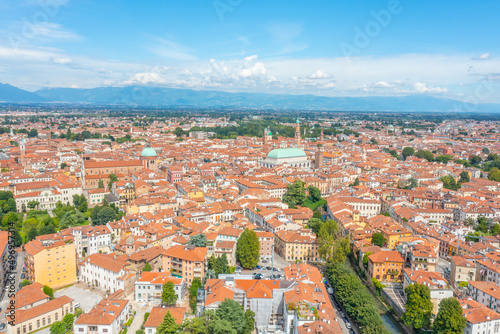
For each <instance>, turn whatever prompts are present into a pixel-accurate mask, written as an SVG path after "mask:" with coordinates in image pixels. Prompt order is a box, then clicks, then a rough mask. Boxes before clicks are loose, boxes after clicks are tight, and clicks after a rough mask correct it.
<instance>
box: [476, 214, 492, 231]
mask: <svg viewBox="0 0 500 334" xmlns="http://www.w3.org/2000/svg"><path fill="white" fill-rule="evenodd" d="M488 229H489V226H488V220H487V219H486V217H484V216H479V217H477V224H476V231H478V232H482V233H487V232H488Z"/></svg>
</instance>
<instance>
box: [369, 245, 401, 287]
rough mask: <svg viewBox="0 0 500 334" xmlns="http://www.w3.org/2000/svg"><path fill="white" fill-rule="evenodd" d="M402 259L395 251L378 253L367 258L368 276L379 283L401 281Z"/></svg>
mask: <svg viewBox="0 0 500 334" xmlns="http://www.w3.org/2000/svg"><path fill="white" fill-rule="evenodd" d="M404 263H405V261H404V259H403V257H402V256H401V254H399V252H397V251H380V252H377V253H375V254H372V255H370V256H368V274H369V275H370V277H371V278H376V279H377V280H379V281H381V282H397V281H402V280H403V267H404Z"/></svg>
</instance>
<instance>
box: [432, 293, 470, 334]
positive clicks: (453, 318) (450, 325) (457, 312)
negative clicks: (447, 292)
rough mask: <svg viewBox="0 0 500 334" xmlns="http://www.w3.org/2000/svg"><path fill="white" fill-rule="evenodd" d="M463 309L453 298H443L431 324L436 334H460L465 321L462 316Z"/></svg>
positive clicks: (465, 323)
mask: <svg viewBox="0 0 500 334" xmlns="http://www.w3.org/2000/svg"><path fill="white" fill-rule="evenodd" d="M462 312H463V309H462V307H461V306H460V303H459V302H458V300H457V299H456V298H454V297H450V298H445V299H443V300H441V302H440V303H439V311H438V314H437V315H436V319H435V320H434V323H433V324H432V328H433V331H432V332H433V333H436V334H445V333H446V334H462V333H463V330H464V328H465V326H466V325H467V319H466V318H465V317H464V316H463V314H462Z"/></svg>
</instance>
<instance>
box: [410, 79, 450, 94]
mask: <svg viewBox="0 0 500 334" xmlns="http://www.w3.org/2000/svg"><path fill="white" fill-rule="evenodd" d="M413 88H414V89H415V92H417V93H420V94H422V93H446V92H447V91H448V89H447V88H446V87H431V86H427V84H426V83H424V82H415V83H414V84H413Z"/></svg>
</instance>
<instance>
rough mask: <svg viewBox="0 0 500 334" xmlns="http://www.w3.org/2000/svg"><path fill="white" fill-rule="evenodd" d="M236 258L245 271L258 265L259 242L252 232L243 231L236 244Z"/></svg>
mask: <svg viewBox="0 0 500 334" xmlns="http://www.w3.org/2000/svg"><path fill="white" fill-rule="evenodd" d="M236 258H237V259H238V261H239V262H240V264H241V266H242V267H243V268H246V269H251V268H254V267H255V266H256V265H257V264H258V263H259V258H260V241H259V237H258V236H257V234H256V233H255V231H253V230H249V229H245V230H244V231H243V233H241V235H240V237H239V238H238V241H237V243H236Z"/></svg>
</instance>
